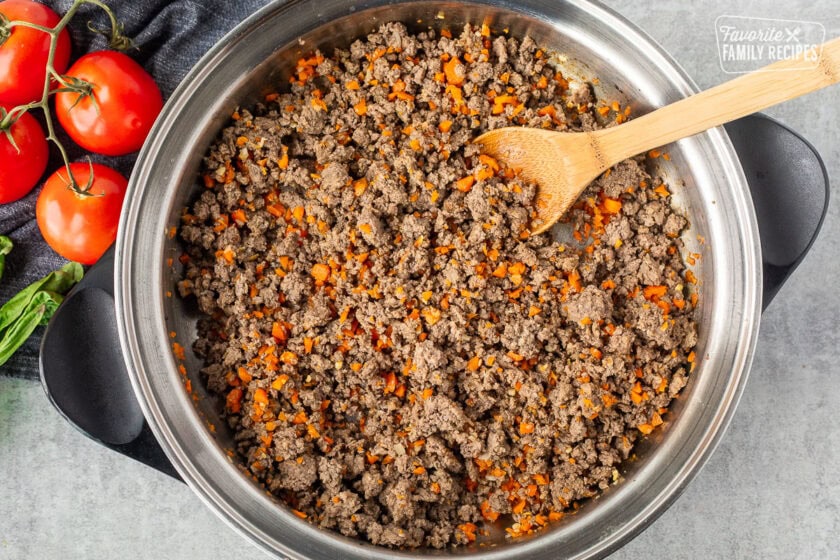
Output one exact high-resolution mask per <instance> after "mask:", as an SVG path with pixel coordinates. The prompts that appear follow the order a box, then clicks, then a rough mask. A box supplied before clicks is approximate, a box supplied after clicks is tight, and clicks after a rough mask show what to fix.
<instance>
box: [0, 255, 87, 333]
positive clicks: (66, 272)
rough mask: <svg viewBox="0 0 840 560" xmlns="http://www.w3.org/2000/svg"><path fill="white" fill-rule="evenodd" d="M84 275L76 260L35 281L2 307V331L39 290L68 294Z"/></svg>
mask: <svg viewBox="0 0 840 560" xmlns="http://www.w3.org/2000/svg"><path fill="white" fill-rule="evenodd" d="M83 275H84V269H83V268H82V265H80V264H79V263H76V262H71V263H67V264H66V265H64V266H62V267H61V269H60V270H56V271H55V272H50V273H49V274H47V275H46V276H44V277H43V278H41V279H40V280H38V281H36V282H33V283H32V284H30V285H29V286H27V287H26V288H24V289H22V290H21V291H20V292H18V293H17V294H15V296H14V297H12V299H10V300H9V301H7V302H6V303H5V304H4V305H3V307H0V333H2V332H3V331H4V330H5V329H6V328H9V327H10V326H11V325H12V324H13V323H14V322H15V321H16V320H17V319H18V318H19V317H20V316H21V315H22V314H23V312H24V311H25V310H26V309H27V307H29V303H30V302H31V301H32V299H33V298H34V297H35V295H36V294H37V293H39V292H55V293H57V294H66V293H67V292H68V291H70V288H72V287H73V286H74V285H75V284H76V283H78V282H79V280H81V279H82V276H83Z"/></svg>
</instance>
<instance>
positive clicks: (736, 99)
mask: <svg viewBox="0 0 840 560" xmlns="http://www.w3.org/2000/svg"><path fill="white" fill-rule="evenodd" d="M818 52H819V51H818ZM805 64H806V63H805V62H804V61H803V59H802V56H800V57H796V58H790V59H786V60H781V61H779V62H774V63H773V64H770V65H768V66H765V67H764V68H762V69H760V70H758V71H755V72H752V73H750V74H746V75H744V76H740V77H738V78H735V79H734V80H730V81H728V82H725V83H723V84H720V85H719V86H716V87H713V88H712V89H709V90H706V91H703V92H701V93H697V94H695V95H692V96H691V97H687V98H685V99H682V100H680V101H677V102H676V103H672V104H670V105H666V106H665V107H662V108H661V109H657V110H656V111H653V112H652V113H648V114H647V115H644V116H641V117H639V118H637V119H633V120H631V121H630V122H628V123H627V124H624V125H621V126H617V127H614V128H608V129H604V130H600V131H598V132H596V133H594V135H595V136H597V137H598V148H599V149H600V151H601V154H602V155H603V159H602V161H603V162H604V163H606V164H607V166H611V165H614V164H616V163H618V162H619V161H621V160H624V159H627V158H628V157H631V156H634V155H636V154H640V153H642V152H646V151H648V150H651V149H653V148H657V147H659V146H663V145H665V144H668V143H670V142H674V141H676V140H679V139H681V138H686V137H688V136H692V135H694V134H697V133H698V132H703V131H704V130H708V129H710V128H713V127H715V126H719V125H722V124H724V123H728V122H730V121H733V120H735V119H739V118H741V117H743V116H746V115H749V114H752V113H755V112H756V111H761V110H762V109H766V108H767V107H771V106H773V105H776V104H778V103H781V102H783V101H787V100H789V99H793V98H795V97H799V96H800V95H804V94H806V93H810V92H812V91H816V90H818V89H821V88H824V87H826V86H828V85H831V84H834V83H837V82H838V81H840V37H838V38H836V39H832V40H831V41H828V42H826V43H823V45H822V53H821V54H820V56H819V59H818V61H817V62H816V63H814V64H810V65H809V66H808V67H803V65H805Z"/></svg>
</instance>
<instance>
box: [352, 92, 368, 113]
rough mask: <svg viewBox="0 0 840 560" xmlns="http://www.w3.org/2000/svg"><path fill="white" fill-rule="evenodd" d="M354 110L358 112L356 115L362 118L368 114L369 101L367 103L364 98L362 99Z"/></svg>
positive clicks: (354, 106)
mask: <svg viewBox="0 0 840 560" xmlns="http://www.w3.org/2000/svg"><path fill="white" fill-rule="evenodd" d="M353 110H354V111H356V114H357V115H359V116H360V117H363V116H365V115H366V114H367V101H365V98H364V97H363V98H362V99H360V100H359V102H358V103H356V104H355V105H353Z"/></svg>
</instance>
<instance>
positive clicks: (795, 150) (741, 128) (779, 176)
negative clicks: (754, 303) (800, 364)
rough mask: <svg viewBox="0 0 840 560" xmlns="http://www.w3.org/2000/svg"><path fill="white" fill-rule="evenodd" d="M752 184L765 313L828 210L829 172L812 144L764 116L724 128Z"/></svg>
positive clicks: (748, 118) (800, 258)
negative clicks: (759, 245)
mask: <svg viewBox="0 0 840 560" xmlns="http://www.w3.org/2000/svg"><path fill="white" fill-rule="evenodd" d="M726 132H727V133H729V138H730V139H731V140H732V144H733V145H734V146H735V150H736V151H737V152H738V156H739V158H740V160H741V166H742V167H743V168H744V175H745V176H746V178H747V182H748V183H749V185H750V192H751V194H752V199H753V205H754V206H755V213H756V216H757V218H758V230H759V234H760V237H761V255H762V268H763V272H764V294H763V299H762V302H761V303H762V309H767V306H768V305H770V302H771V301H772V300H773V298H774V297H776V294H777V293H778V292H779V289H780V288H781V287H782V285H783V284H784V283H785V281H786V280H787V279H788V277H790V275H791V274H792V273H793V271H794V270H796V267H797V266H799V263H801V262H802V259H803V258H804V257H805V254H806V253H807V252H808V250H809V249H810V248H811V245H812V244H813V243H814V240H815V239H816V237H817V234H818V233H819V231H820V227H822V223H823V219H824V218H825V214H826V212H827V211H828V191H829V185H828V173H827V172H826V169H825V165H824V164H823V161H822V159H821V158H820V156H819V154H818V153H817V150H816V149H814V146H812V145H811V143H810V142H808V141H807V140H805V139H804V138H803V137H802V136H800V135H799V134H797V133H796V132H794V131H792V130H791V129H789V128H788V127H786V126H785V125H783V124H782V123H780V122H778V121H776V120H774V119H771V118H770V117H768V116H766V115H762V114H755V115H750V116H748V117H744V118H742V119H739V120H737V121H733V122H731V123H729V124H727V125H726Z"/></svg>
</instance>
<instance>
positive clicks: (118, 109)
mask: <svg viewBox="0 0 840 560" xmlns="http://www.w3.org/2000/svg"><path fill="white" fill-rule="evenodd" d="M66 75H67V76H72V77H75V78H79V79H81V80H84V81H86V82H88V83H90V84H93V96H94V97H95V98H96V103H94V102H93V100H92V99H91V98H90V97H85V96H83V97H82V98H81V99H79V94H78V93H72V92H63V93H58V94H56V96H55V107H56V114H57V115H58V121H59V122H60V123H61V126H63V127H64V130H66V131H67V133H68V134H69V135H70V138H72V139H73V140H74V141H75V142H76V143H77V144H78V145H79V146H81V147H83V148H84V149H86V150H88V151H90V152H96V153H97V154H104V155H106V156H120V155H124V154H129V153H131V152H136V151H137V150H139V149H140V147H141V146H142V145H143V141H144V140H146V136H147V135H148V134H149V129H151V128H152V124H154V122H155V119H156V118H157V116H158V114H159V113H160V110H161V108H162V107H163V97H161V94H160V89H158V87H157V84H156V83H155V81H154V80H153V79H152V77H151V76H150V75H149V74H148V73H147V72H146V71H145V70H143V67H142V66H140V65H139V64H137V63H136V62H134V61H133V60H131V59H130V58H129V57H128V56H126V55H124V54H122V53H119V52H116V51H100V52H94V53H90V54H86V55H85V56H83V57H82V58H80V59H79V60H77V61H76V63H75V64H73V66H72V67H71V68H70V70H68V71H67V73H66ZM77 101H78V103H77ZM74 103H75V104H76V105H75V107H74V106H73V104H74ZM97 105H98V108H97Z"/></svg>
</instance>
